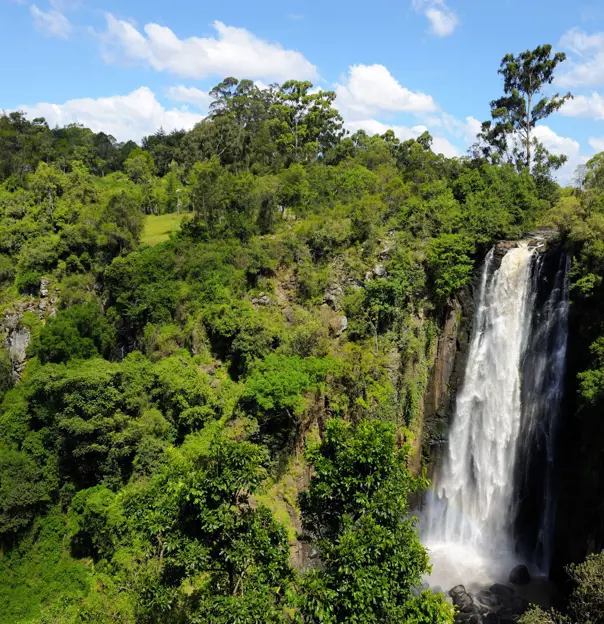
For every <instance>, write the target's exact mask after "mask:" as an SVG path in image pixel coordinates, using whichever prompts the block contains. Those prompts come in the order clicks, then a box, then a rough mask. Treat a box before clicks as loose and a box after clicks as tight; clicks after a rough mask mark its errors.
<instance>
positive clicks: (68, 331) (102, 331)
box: [36, 301, 116, 363]
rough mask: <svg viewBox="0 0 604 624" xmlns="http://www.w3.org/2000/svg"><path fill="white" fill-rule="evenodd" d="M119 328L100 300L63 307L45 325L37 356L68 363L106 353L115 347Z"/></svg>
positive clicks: (42, 358)
mask: <svg viewBox="0 0 604 624" xmlns="http://www.w3.org/2000/svg"><path fill="white" fill-rule="evenodd" d="M115 340H116V336H115V328H114V327H112V326H111V324H110V323H109V321H108V320H107V318H106V317H105V316H104V315H103V314H102V312H101V310H100V309H99V306H98V304H97V302H96V301H90V302H89V303H87V304H80V305H74V306H72V307H70V308H68V309H66V310H59V312H58V313H57V315H56V316H55V317H52V318H50V319H48V322H47V323H46V325H45V326H44V327H43V328H42V331H41V332H40V336H39V338H38V343H37V346H36V355H37V356H38V357H39V358H40V361H41V362H42V363H46V362H55V363H59V362H67V361H68V360H70V359H74V358H80V359H85V358H90V357H95V356H98V355H103V356H105V357H107V358H109V357H110V356H111V352H112V350H113V349H114V347H115Z"/></svg>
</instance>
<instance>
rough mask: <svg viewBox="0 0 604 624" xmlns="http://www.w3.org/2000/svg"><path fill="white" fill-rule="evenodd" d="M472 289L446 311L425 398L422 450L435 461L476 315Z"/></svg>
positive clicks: (442, 439) (427, 457)
mask: <svg viewBox="0 0 604 624" xmlns="http://www.w3.org/2000/svg"><path fill="white" fill-rule="evenodd" d="M472 291H473V289H472V288H465V289H464V290H463V291H461V292H460V293H459V295H458V296H457V297H456V298H455V299H453V300H452V301H451V302H450V303H449V305H448V307H447V309H446V310H445V314H444V322H443V326H442V330H441V331H440V334H439V336H438V341H437V344H436V351H435V355H434V363H433V366H432V368H431V372H430V377H429V380H428V386H427V389H426V392H425V394H424V397H423V419H422V420H423V428H422V436H421V439H422V450H423V455H424V458H425V459H427V460H428V462H429V463H432V460H433V459H434V455H435V454H437V451H438V449H439V448H440V447H441V446H442V444H443V443H444V442H445V440H446V436H447V431H448V428H449V424H450V422H451V418H452V416H453V408H454V406H455V396H456V393H457V389H458V388H459V387H460V385H461V383H462V381H463V374H464V370H465V367H466V359H467V355H468V348H469V343H470V337H471V332H472V319H473V318H474V300H473V295H472Z"/></svg>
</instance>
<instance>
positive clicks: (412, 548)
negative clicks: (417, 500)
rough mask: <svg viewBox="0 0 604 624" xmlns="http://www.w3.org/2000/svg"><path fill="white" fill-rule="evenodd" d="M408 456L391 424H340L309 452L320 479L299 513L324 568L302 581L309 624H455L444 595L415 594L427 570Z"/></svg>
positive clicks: (329, 428) (331, 427)
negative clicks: (412, 507)
mask: <svg viewBox="0 0 604 624" xmlns="http://www.w3.org/2000/svg"><path fill="white" fill-rule="evenodd" d="M407 453H408V449H407V448H406V447H402V448H398V447H397V444H396V432H395V430H394V427H392V426H391V425H387V424H385V423H379V422H375V421H374V422H371V421H363V422H361V423H359V425H358V426H357V427H356V428H352V427H351V426H350V425H348V424H346V423H344V422H343V421H341V420H336V419H334V420H331V421H329V422H328V424H327V428H326V431H325V437H324V440H323V442H322V443H321V444H320V445H319V446H317V447H314V448H312V449H311V450H310V451H309V453H308V460H309V462H310V464H311V466H312V467H313V469H314V474H313V476H312V478H311V482H310V486H309V489H308V492H304V493H302V495H301V498H300V507H301V509H302V514H303V526H304V529H305V530H306V532H307V533H308V534H309V536H310V538H311V539H313V542H314V544H315V546H316V548H317V549H318V551H319V553H320V555H321V559H322V563H323V565H322V567H321V569H319V570H314V571H312V572H309V573H308V574H307V575H306V576H305V577H304V578H303V581H302V596H301V605H300V609H301V612H302V614H303V616H304V618H305V621H309V622H321V623H325V622H334V623H335V622H351V623H352V622H376V623H377V622H384V621H415V622H431V623H434V624H437V623H443V624H444V623H445V622H452V621H453V610H452V608H451V607H449V606H448V605H447V603H446V602H445V600H444V597H443V596H442V595H441V596H437V595H430V594H426V593H424V594H420V595H419V596H418V597H415V596H414V593H413V589H414V588H415V587H417V586H419V584H420V581H421V578H422V575H423V574H425V573H426V572H427V571H428V569H429V565H428V556H427V553H426V551H425V550H424V548H423V547H422V546H421V544H420V542H419V537H418V535H417V532H416V530H415V520H414V519H412V518H409V517H408V502H407V499H408V496H409V494H410V493H411V492H413V491H415V490H416V488H417V487H418V486H419V485H420V483H419V482H418V481H416V480H414V479H413V477H411V475H410V474H409V472H408V470H407V468H406V460H407Z"/></svg>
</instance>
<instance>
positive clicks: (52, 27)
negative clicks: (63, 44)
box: [29, 4, 71, 39]
mask: <svg viewBox="0 0 604 624" xmlns="http://www.w3.org/2000/svg"><path fill="white" fill-rule="evenodd" d="M29 11H30V13H31V16H32V17H33V18H34V25H35V27H36V28H38V29H39V30H41V31H42V32H43V33H45V34H46V35H49V36H51V37H59V38H60V39H67V37H69V35H70V33H71V23H70V21H69V20H68V19H67V18H66V17H65V15H63V13H61V11H58V10H57V9H50V10H49V11H42V10H41V9H39V8H38V7H37V6H36V5H35V4H32V5H31V6H30V7H29Z"/></svg>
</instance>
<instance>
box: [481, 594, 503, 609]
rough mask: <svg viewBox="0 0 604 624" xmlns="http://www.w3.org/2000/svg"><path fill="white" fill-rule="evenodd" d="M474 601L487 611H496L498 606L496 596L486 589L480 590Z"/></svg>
mask: <svg viewBox="0 0 604 624" xmlns="http://www.w3.org/2000/svg"><path fill="white" fill-rule="evenodd" d="M476 601H477V602H478V603H479V604H481V605H483V606H484V607H486V608H487V609H496V608H497V607H498V606H499V604H500V602H499V600H498V599H497V596H495V595H494V594H492V593H491V592H490V591H488V590H486V589H481V590H480V591H479V592H478V593H477V594H476Z"/></svg>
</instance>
